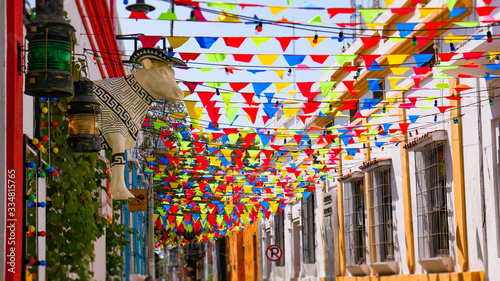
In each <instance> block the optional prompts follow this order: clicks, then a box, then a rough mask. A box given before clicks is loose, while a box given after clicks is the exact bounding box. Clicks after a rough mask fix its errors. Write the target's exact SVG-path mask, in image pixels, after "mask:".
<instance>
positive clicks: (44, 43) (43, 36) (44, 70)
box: [25, 0, 75, 97]
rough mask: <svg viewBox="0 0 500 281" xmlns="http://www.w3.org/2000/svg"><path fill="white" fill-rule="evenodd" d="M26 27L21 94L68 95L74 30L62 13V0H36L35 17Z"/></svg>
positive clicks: (41, 95) (70, 82)
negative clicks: (24, 72)
mask: <svg viewBox="0 0 500 281" xmlns="http://www.w3.org/2000/svg"><path fill="white" fill-rule="evenodd" d="M26 28H27V35H26V39H27V40H28V41H29V43H28V73H27V74H26V86H25V93H26V94H27V95H30V96H35V97H68V96H71V95H72V94H73V76H72V75H71V51H72V49H73V46H72V44H73V42H72V40H73V35H74V32H75V29H74V28H73V26H72V25H71V24H69V22H68V21H67V20H66V19H65V18H64V16H63V0H37V1H36V16H35V18H34V19H33V20H32V21H31V22H30V23H29V24H28V25H27V26H26Z"/></svg>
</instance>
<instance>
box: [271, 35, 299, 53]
mask: <svg viewBox="0 0 500 281" xmlns="http://www.w3.org/2000/svg"><path fill="white" fill-rule="evenodd" d="M297 39H299V37H276V40H278V42H280V45H281V48H282V49H283V52H284V51H286V48H288V45H290V42H291V41H292V40H297Z"/></svg>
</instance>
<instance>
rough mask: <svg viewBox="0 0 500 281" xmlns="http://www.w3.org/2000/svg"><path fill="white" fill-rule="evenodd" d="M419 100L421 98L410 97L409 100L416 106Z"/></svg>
mask: <svg viewBox="0 0 500 281" xmlns="http://www.w3.org/2000/svg"><path fill="white" fill-rule="evenodd" d="M417 98H419V97H409V98H408V100H410V102H411V103H412V104H413V105H415V103H416V102H417Z"/></svg>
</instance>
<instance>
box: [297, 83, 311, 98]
mask: <svg viewBox="0 0 500 281" xmlns="http://www.w3.org/2000/svg"><path fill="white" fill-rule="evenodd" d="M314 83H315V82H297V87H299V90H300V92H301V93H302V95H303V96H304V97H309V96H310V95H311V87H312V85H313V84H314Z"/></svg>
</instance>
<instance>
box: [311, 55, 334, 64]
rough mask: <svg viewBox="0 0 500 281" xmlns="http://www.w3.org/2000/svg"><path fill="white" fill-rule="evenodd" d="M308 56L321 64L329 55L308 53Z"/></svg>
mask: <svg viewBox="0 0 500 281" xmlns="http://www.w3.org/2000/svg"><path fill="white" fill-rule="evenodd" d="M309 57H311V60H312V61H314V62H317V63H319V64H322V63H324V62H325V61H326V59H327V58H328V57H329V55H309Z"/></svg>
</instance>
